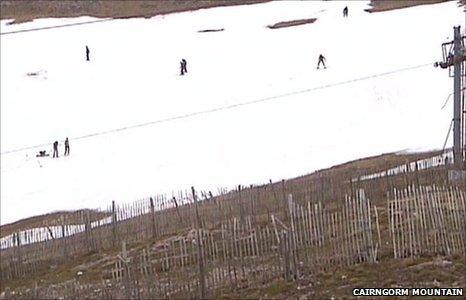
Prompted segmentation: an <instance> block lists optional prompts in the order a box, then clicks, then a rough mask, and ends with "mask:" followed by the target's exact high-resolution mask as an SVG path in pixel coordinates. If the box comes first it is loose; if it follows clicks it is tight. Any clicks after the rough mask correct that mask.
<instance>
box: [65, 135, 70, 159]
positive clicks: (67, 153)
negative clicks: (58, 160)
mask: <svg viewBox="0 0 466 300" xmlns="http://www.w3.org/2000/svg"><path fill="white" fill-rule="evenodd" d="M67 155H70V142H69V141H68V138H66V140H65V156H67Z"/></svg>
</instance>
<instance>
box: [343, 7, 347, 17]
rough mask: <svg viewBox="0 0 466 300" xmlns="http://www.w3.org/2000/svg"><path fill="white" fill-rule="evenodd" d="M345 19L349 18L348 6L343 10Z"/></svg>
mask: <svg viewBox="0 0 466 300" xmlns="http://www.w3.org/2000/svg"><path fill="white" fill-rule="evenodd" d="M343 17H345V18H346V17H348V6H345V8H343Z"/></svg>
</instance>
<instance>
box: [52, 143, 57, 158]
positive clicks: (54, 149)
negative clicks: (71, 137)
mask: <svg viewBox="0 0 466 300" xmlns="http://www.w3.org/2000/svg"><path fill="white" fill-rule="evenodd" d="M55 157H58V141H55V142H54V143H53V158H55Z"/></svg>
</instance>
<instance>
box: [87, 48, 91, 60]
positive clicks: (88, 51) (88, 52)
mask: <svg viewBox="0 0 466 300" xmlns="http://www.w3.org/2000/svg"><path fill="white" fill-rule="evenodd" d="M90 53H91V51H90V50H89V47H88V46H87V45H86V61H90V59H89V54H90Z"/></svg>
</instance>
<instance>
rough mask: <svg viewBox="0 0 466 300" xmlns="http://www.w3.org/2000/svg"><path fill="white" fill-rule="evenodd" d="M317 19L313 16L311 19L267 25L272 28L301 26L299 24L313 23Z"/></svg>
mask: <svg viewBox="0 0 466 300" xmlns="http://www.w3.org/2000/svg"><path fill="white" fill-rule="evenodd" d="M316 20H317V19H316V18H311V19H300V20H293V21H284V22H279V23H275V24H273V25H268V26H267V27H268V28H270V29H278V28H284V27H292V26H299V25H304V24H312V23H314V22H315V21H316Z"/></svg>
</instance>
